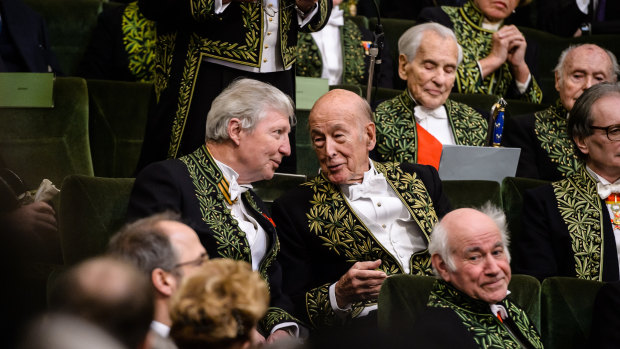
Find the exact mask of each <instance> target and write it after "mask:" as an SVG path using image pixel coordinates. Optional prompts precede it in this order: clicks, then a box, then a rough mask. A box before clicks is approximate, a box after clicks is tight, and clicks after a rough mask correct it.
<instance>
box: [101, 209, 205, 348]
mask: <svg viewBox="0 0 620 349" xmlns="http://www.w3.org/2000/svg"><path fill="white" fill-rule="evenodd" d="M179 218H180V215H179V214H177V213H174V212H171V211H165V212H162V213H158V214H154V215H152V216H150V217H146V218H142V219H139V220H137V221H135V222H133V223H130V224H127V225H125V226H124V227H123V228H122V229H121V230H120V231H119V232H118V233H116V235H114V236H113V237H112V239H111V240H110V245H109V248H108V252H109V253H110V254H111V255H113V256H117V257H121V258H122V259H124V260H127V261H128V262H130V263H132V264H133V265H135V266H136V267H137V268H138V269H139V270H140V271H141V272H142V273H144V274H145V275H146V276H147V278H148V279H149V280H150V281H151V286H152V288H153V294H154V303H155V312H154V316H153V321H152V322H151V333H152V336H154V337H155V338H156V339H155V340H162V341H165V340H166V338H167V337H168V333H169V332H170V326H171V325H172V321H171V320H170V315H169V307H170V299H171V298H172V296H173V295H174V293H175V292H176V290H177V289H178V288H179V287H180V286H181V282H182V281H183V279H184V278H187V277H190V276H192V275H193V274H194V273H195V272H196V271H197V270H198V268H199V267H200V266H201V265H202V263H203V262H204V261H205V260H207V259H208V258H209V257H208V255H207V251H206V250H205V248H204V247H203V246H202V244H201V243H200V239H198V235H196V232H195V231H194V229H192V228H190V227H188V226H187V225H185V224H183V223H181V222H180V221H179Z"/></svg>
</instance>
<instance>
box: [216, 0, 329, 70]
mask: <svg viewBox="0 0 620 349" xmlns="http://www.w3.org/2000/svg"><path fill="white" fill-rule="evenodd" d="M261 1H262V2H263V11H264V13H263V33H265V35H263V46H262V47H261V53H260V57H261V62H260V67H250V66H247V65H243V64H239V63H232V62H228V61H223V60H221V59H216V58H210V57H207V58H205V61H206V62H210V63H215V64H220V65H223V66H227V67H229V68H234V69H238V70H243V71H247V72H252V73H273V72H277V71H283V70H285V69H284V62H282V53H281V50H280V45H278V38H279V35H278V30H279V23H278V22H279V18H280V16H279V13H278V12H279V11H280V9H279V7H278V0H261ZM294 4H295V3H291V4H290V6H292V5H294ZM229 5H230V3H228V4H225V5H222V0H215V13H216V14H220V13H223V12H224V11H225V10H226V8H228V6H229ZM287 6H289V5H287ZM318 11H319V9H318V7H317V6H316V5H315V6H314V9H313V10H312V11H310V13H309V14H308V15H307V16H306V17H305V18H301V17H300V16H299V15H298V16H297V22H298V24H299V26H300V27H302V26H304V25H306V24H307V23H309V22H310V20H312V18H313V17H314V15H315V14H316V13H317V12H318ZM291 67H292V66H291ZM291 67H289V68H288V69H291ZM288 69H287V70H288Z"/></svg>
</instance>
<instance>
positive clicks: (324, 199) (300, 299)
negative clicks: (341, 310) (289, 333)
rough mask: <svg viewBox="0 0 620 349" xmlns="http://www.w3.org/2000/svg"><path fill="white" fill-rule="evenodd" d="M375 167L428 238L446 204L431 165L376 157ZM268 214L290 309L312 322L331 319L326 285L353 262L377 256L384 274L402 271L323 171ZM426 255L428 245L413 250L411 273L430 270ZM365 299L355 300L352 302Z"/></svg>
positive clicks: (332, 322)
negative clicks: (277, 238)
mask: <svg viewBox="0 0 620 349" xmlns="http://www.w3.org/2000/svg"><path fill="white" fill-rule="evenodd" d="M384 165H385V166H386V168H387V169H386V171H385V172H384V171H383V169H384V167H383V166H384ZM389 166H392V167H391V168H388V167H389ZM375 168H377V170H378V171H379V172H381V173H384V175H385V177H386V179H387V180H388V183H390V184H391V185H393V188H395V189H396V193H397V194H398V195H399V196H400V197H401V199H402V200H403V203H406V206H407V208H408V209H409V211H410V213H411V215H412V217H413V219H414V220H415V221H416V222H417V223H418V226H419V227H420V230H421V231H422V235H423V236H424V238H425V239H426V241H427V242H428V236H429V235H430V230H431V229H432V226H433V225H434V224H435V223H436V221H437V218H439V217H442V216H443V215H444V214H446V213H447V212H448V211H449V210H450V204H449V202H448V199H447V198H446V196H444V194H443V191H442V186H441V181H440V180H439V176H438V174H437V171H436V170H435V169H434V168H432V167H431V166H426V165H417V164H416V165H412V164H401V165H399V164H397V163H383V164H381V163H375ZM409 175H416V176H417V178H416V180H415V181H413V180H411V181H410V178H411V177H409ZM273 217H274V221H275V222H276V225H277V226H278V230H279V234H280V241H281V242H282V251H281V253H280V254H279V257H278V258H279V260H280V263H281V265H282V268H283V275H284V278H285V279H286V283H285V284H284V289H283V291H284V292H285V293H287V294H288V295H289V296H290V297H291V298H292V300H293V303H294V307H295V312H294V315H295V316H297V317H300V318H301V319H307V320H308V322H309V323H310V324H312V326H313V327H315V328H320V327H328V326H332V325H335V324H336V321H335V314H334V312H333V311H332V310H331V305H330V303H329V297H328V288H329V286H330V285H331V284H332V283H334V282H336V281H338V279H339V278H340V277H341V276H342V275H343V274H345V273H346V272H347V270H348V269H349V268H350V267H351V266H352V265H353V264H354V263H355V262H358V261H372V260H376V259H379V258H380V259H381V260H382V264H381V266H380V269H381V270H383V271H385V272H386V273H387V274H388V275H390V274H396V273H402V272H403V270H402V269H401V266H400V263H398V262H397V260H396V259H395V257H393V256H392V255H391V254H390V253H388V252H387V251H386V250H385V249H384V248H383V247H382V246H381V245H380V244H379V243H378V242H377V241H376V240H375V238H374V237H373V235H372V234H371V233H370V231H368V229H367V228H366V226H365V225H364V224H363V222H362V221H361V219H360V218H359V217H358V216H357V215H356V214H355V213H354V211H353V210H352V209H351V208H350V206H349V205H348V204H347V203H346V202H345V199H344V197H343V195H342V193H341V192H340V188H339V187H338V186H335V185H333V184H331V183H329V181H328V180H327V179H326V178H325V177H324V176H322V175H320V176H318V177H316V178H315V179H311V180H309V181H308V182H306V183H304V184H301V185H300V186H299V187H297V188H295V189H293V190H291V191H289V192H288V193H286V194H285V195H283V196H282V197H280V198H279V199H277V200H276V201H275V202H274V206H273ZM311 226H313V227H314V229H313V230H314V231H313V230H311V229H312V228H311ZM428 259H429V258H428V251H427V250H425V251H422V252H418V253H416V254H414V255H413V256H412V258H411V262H410V265H411V273H418V274H428V275H430V273H431V271H430V262H429V260H428ZM326 297H327V298H326ZM365 305H366V304H357V303H356V304H354V305H353V308H354V309H356V308H357V309H361V308H363V307H364V306H365ZM354 312H355V310H354Z"/></svg>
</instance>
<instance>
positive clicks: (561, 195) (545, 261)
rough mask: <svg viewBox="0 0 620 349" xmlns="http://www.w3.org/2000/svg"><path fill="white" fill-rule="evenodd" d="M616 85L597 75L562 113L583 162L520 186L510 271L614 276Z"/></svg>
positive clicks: (618, 151)
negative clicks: (557, 177)
mask: <svg viewBox="0 0 620 349" xmlns="http://www.w3.org/2000/svg"><path fill="white" fill-rule="evenodd" d="M619 110H620V86H618V85H616V84H612V83H600V84H597V85H594V86H592V87H590V88H589V89H588V90H586V91H585V92H583V94H582V95H581V96H580V97H579V99H577V101H576V102H575V105H574V106H573V108H572V109H571V112H570V116H569V118H568V136H569V137H570V138H571V139H572V140H573V142H574V144H575V147H576V148H577V150H576V152H577V154H578V156H579V157H580V158H581V159H582V160H583V162H584V164H585V166H582V167H581V168H580V169H579V170H578V171H577V172H576V173H575V174H574V175H572V176H570V177H568V178H566V179H563V180H561V181H557V182H553V183H551V184H547V185H544V186H542V187H539V188H535V189H532V190H529V191H526V193H525V196H524V199H523V232H522V234H520V235H519V236H518V239H515V240H514V242H515V249H514V252H515V257H516V258H515V264H514V266H515V271H517V272H519V273H523V274H530V275H533V276H535V277H537V278H539V279H543V278H545V277H548V276H571V277H578V278H581V279H587V280H598V281H616V280H618V279H619V278H620V269H619V268H618V265H619V262H618V259H619V258H620V255H619V254H618V251H620V248H619V247H620V185H619V183H620V113H619V112H618V111H619Z"/></svg>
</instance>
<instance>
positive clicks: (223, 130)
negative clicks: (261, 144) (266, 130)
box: [205, 78, 296, 142]
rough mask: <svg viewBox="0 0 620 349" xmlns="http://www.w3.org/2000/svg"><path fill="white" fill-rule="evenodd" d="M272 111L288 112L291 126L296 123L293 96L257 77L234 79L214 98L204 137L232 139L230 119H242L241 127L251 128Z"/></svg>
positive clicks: (219, 140) (213, 139) (218, 139)
mask: <svg viewBox="0 0 620 349" xmlns="http://www.w3.org/2000/svg"><path fill="white" fill-rule="evenodd" d="M269 111H276V112H280V113H282V114H285V115H288V117H289V122H290V124H291V127H293V126H295V123H296V119H295V107H294V104H293V100H292V99H291V97H289V96H287V95H286V94H285V93H284V92H282V91H280V90H278V89H277V88H275V87H273V86H272V85H270V84H267V83H264V82H260V81H258V80H253V79H247V78H242V79H238V80H235V81H233V82H232V83H231V84H230V85H229V86H228V87H226V88H225V89H224V90H223V91H222V93H220V94H219V95H218V96H217V97H216V98H215V99H214V100H213V103H212V104H211V109H210V110H209V113H208V114H207V124H206V130H205V139H206V140H207V141H209V140H210V141H215V142H222V141H225V140H227V139H229V138H230V137H229V135H228V122H229V121H230V120H231V119H233V118H237V119H239V120H241V127H242V128H243V129H246V130H249V131H251V130H253V129H254V127H256V124H258V122H259V121H260V120H261V119H262V118H264V117H265V116H266V114H267V112H269Z"/></svg>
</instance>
